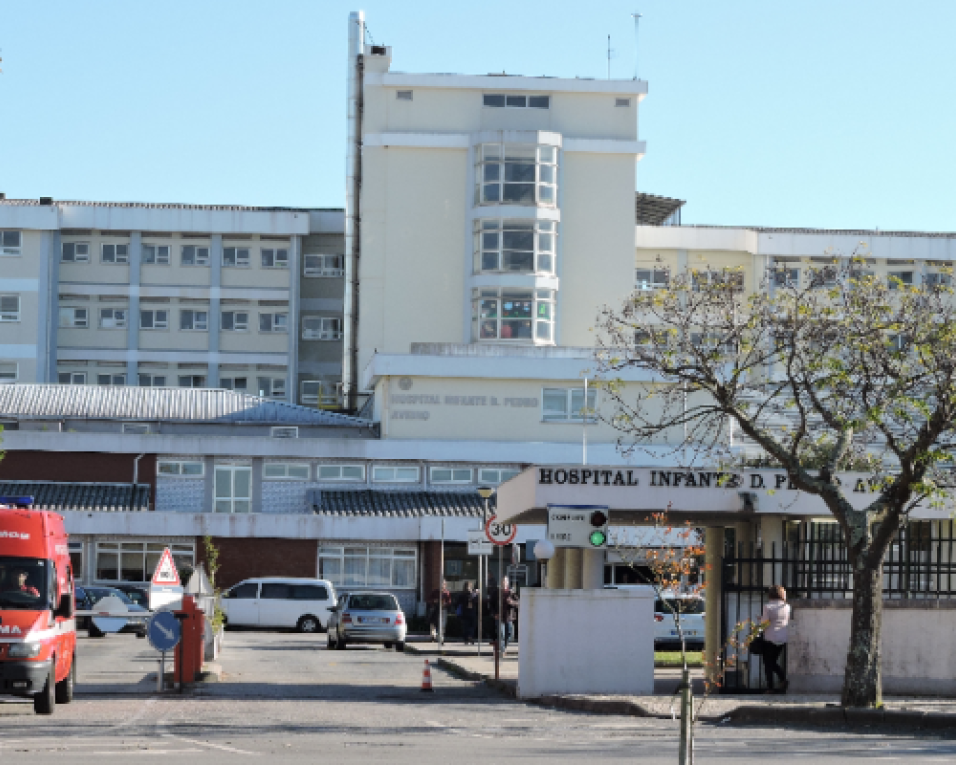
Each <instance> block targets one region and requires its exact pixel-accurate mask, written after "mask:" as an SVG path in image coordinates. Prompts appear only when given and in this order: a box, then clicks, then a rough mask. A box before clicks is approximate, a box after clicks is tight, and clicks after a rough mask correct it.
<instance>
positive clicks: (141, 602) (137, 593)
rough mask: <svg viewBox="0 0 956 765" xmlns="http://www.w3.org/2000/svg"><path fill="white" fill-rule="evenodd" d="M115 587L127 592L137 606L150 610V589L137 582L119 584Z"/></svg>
mask: <svg viewBox="0 0 956 765" xmlns="http://www.w3.org/2000/svg"><path fill="white" fill-rule="evenodd" d="M113 589H115V590H119V591H120V592H125V593H126V594H127V596H129V599H130V600H132V601H133V602H134V603H135V604H136V605H137V606H141V607H142V608H145V609H146V610H147V611H149V590H148V589H146V588H145V587H138V586H136V585H135V584H117V585H116V586H115V587H114V588H113Z"/></svg>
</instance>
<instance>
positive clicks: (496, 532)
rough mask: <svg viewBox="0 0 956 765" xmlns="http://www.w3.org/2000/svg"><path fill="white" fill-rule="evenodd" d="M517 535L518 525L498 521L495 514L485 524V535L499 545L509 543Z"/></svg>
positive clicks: (502, 545)
mask: <svg viewBox="0 0 956 765" xmlns="http://www.w3.org/2000/svg"><path fill="white" fill-rule="evenodd" d="M517 535H518V527H517V526H516V525H515V524H514V523H498V521H497V516H495V515H493V516H491V517H490V518H489V519H488V522H487V523H486V524H485V536H486V537H488V539H489V541H491V542H492V543H494V544H496V545H498V546H499V547H504V546H505V545H510V544H511V543H512V542H513V541H514V538H515V537H516V536H517Z"/></svg>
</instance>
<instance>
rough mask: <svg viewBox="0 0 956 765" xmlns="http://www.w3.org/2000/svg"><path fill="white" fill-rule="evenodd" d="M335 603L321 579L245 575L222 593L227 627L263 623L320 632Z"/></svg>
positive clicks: (280, 627)
mask: <svg viewBox="0 0 956 765" xmlns="http://www.w3.org/2000/svg"><path fill="white" fill-rule="evenodd" d="M334 604H335V587H333V586H332V583H331V582H328V581H326V580H325V579H288V578H284V577H263V578H258V579H246V580H245V581H242V582H239V584H237V585H235V586H234V587H230V588H229V589H228V590H226V591H225V592H224V593H223V594H222V611H223V614H224V615H225V617H226V625H227V626H229V627H266V628H272V629H283V628H284V629H296V630H298V631H299V632H321V631H322V630H324V629H326V627H327V626H328V623H329V607H330V606H332V605H334Z"/></svg>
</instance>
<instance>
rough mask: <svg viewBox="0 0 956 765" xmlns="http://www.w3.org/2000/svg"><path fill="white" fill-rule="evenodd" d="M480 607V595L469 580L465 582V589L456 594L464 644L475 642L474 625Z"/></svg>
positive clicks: (476, 621) (475, 624)
mask: <svg viewBox="0 0 956 765" xmlns="http://www.w3.org/2000/svg"><path fill="white" fill-rule="evenodd" d="M480 607H481V597H480V596H479V594H478V591H477V590H476V589H473V588H472V586H471V582H465V589H464V590H462V591H461V595H459V596H458V616H459V617H460V618H461V630H462V635H463V637H464V638H465V645H468V644H473V643H474V642H475V627H476V626H477V624H478V609H479V608H480Z"/></svg>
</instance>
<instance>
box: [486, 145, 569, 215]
mask: <svg viewBox="0 0 956 765" xmlns="http://www.w3.org/2000/svg"><path fill="white" fill-rule="evenodd" d="M476 157H477V165H478V166H477V168H476V173H475V179H476V180H475V182H476V188H475V203H476V204H513V205H545V206H548V207H553V206H554V205H555V202H556V200H557V182H558V150H557V149H556V148H555V147H554V146H536V145H534V144H517V143H505V144H500V143H486V144H482V145H481V146H479V147H478V151H477V152H476Z"/></svg>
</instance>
